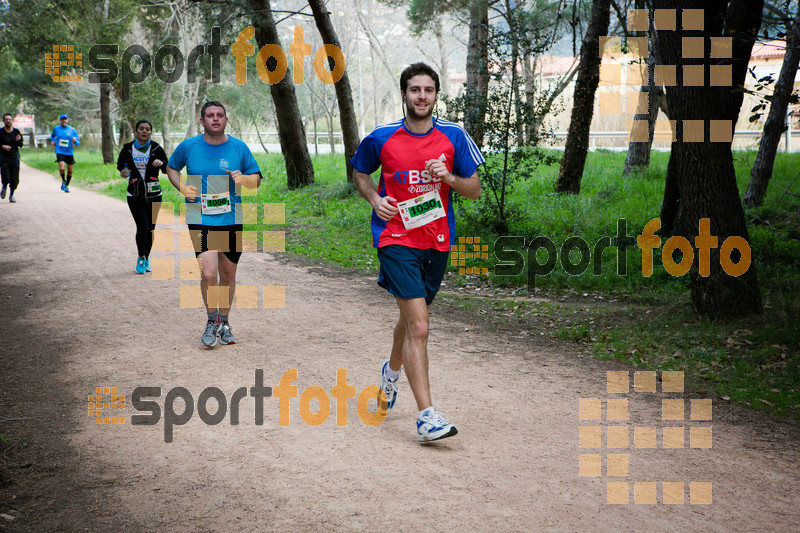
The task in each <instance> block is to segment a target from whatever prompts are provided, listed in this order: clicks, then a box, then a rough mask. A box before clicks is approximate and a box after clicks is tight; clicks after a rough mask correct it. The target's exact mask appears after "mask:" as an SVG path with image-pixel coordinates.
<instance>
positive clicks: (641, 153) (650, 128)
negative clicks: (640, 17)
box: [622, 0, 664, 176]
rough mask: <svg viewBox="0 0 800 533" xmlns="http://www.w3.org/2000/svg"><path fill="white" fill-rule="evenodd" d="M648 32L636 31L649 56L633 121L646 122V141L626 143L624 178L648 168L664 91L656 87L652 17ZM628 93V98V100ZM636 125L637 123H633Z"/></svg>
mask: <svg viewBox="0 0 800 533" xmlns="http://www.w3.org/2000/svg"><path fill="white" fill-rule="evenodd" d="M644 8H645V2H644V0H636V9H644ZM648 21H649V22H648V30H647V31H637V32H635V33H636V36H637V37H644V36H648V37H649V39H648V45H649V54H648V56H647V63H646V67H645V68H646V69H647V71H646V72H647V76H646V79H647V83H646V84H643V85H642V86H641V87H640V88H639V92H640V93H644V94H645V95H646V96H644V97H643V98H640V99H639V102H638V104H637V108H636V114H635V115H634V117H633V120H634V121H645V120H646V121H647V141H640V140H638V138H636V137H634V138H632V139H631V141H630V143H628V153H627V154H626V156H625V166H624V168H623V169H622V175H623V176H626V175H627V174H628V173H629V172H630V171H631V170H635V169H642V168H647V167H648V166H650V150H651V149H652V147H653V138H654V137H655V123H656V118H657V117H658V110H659V107H660V104H661V100H662V99H663V98H664V90H663V89H662V88H661V86H659V85H656V81H655V66H656V65H657V64H658V45H657V44H656V38H657V36H656V32H655V29H654V27H653V17H649V16H648ZM630 96H631V95H630V93H629V94H628V97H629V98H630ZM635 123H638V122H635Z"/></svg>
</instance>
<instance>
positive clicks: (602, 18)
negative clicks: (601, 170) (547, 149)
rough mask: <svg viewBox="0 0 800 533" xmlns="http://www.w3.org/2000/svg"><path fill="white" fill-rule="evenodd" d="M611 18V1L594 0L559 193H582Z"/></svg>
mask: <svg viewBox="0 0 800 533" xmlns="http://www.w3.org/2000/svg"><path fill="white" fill-rule="evenodd" d="M609 18H610V0H594V1H593V2H592V14H591V19H590V20H589V27H588V28H587V29H586V35H585V36H584V38H583V43H582V44H581V60H580V63H579V65H578V80H577V81H576V82H575V93H574V95H573V107H572V115H571V116H570V121H569V129H568V130H567V142H566V145H565V147H564V155H563V156H562V158H561V166H560V168H559V171H558V179H557V180H556V192H566V193H573V194H578V193H579V192H580V190H581V178H582V177H583V167H584V165H585V164H586V153H587V152H588V150H589V127H590V126H591V125H592V114H593V113H594V97H595V92H596V91H597V85H598V83H599V82H600V60H601V54H600V37H601V36H603V35H605V34H606V32H607V31H608V22H609Z"/></svg>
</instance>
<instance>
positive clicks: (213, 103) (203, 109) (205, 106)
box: [200, 100, 228, 118]
mask: <svg viewBox="0 0 800 533" xmlns="http://www.w3.org/2000/svg"><path fill="white" fill-rule="evenodd" d="M209 107H221V108H222V114H223V115H225V116H226V117H227V116H228V112H227V111H225V106H224V105H222V103H221V102H217V101H216V100H211V101H210V102H206V103H205V104H203V107H201V108H200V118H205V116H206V109H208V108H209Z"/></svg>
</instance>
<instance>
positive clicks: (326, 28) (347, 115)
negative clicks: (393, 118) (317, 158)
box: [308, 0, 361, 183]
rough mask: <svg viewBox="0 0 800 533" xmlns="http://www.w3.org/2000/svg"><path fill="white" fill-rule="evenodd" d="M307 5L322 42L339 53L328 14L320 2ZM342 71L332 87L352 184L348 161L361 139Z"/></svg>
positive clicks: (314, 0)
mask: <svg viewBox="0 0 800 533" xmlns="http://www.w3.org/2000/svg"><path fill="white" fill-rule="evenodd" d="M308 5H309V6H311V12H312V13H313V14H314V22H315V23H316V24H317V29H318V30H319V34H320V36H321V37H322V42H323V43H325V44H327V45H333V46H335V47H337V48H338V49H339V50H340V51H341V50H342V46H341V44H340V42H339V38H338V37H337V36H336V30H334V28H333V24H332V23H331V17H330V13H329V12H328V9H327V8H326V7H325V5H324V3H323V2H322V0H308ZM342 59H344V54H342ZM328 61H329V63H330V68H331V71H334V70H335V69H337V68H338V67H339V65H336V61H335V60H334V59H333V57H331V56H329V57H328ZM342 69H343V72H342V77H341V78H340V79H339V81H337V82H336V83H335V84H334V87H335V88H336V100H337V101H338V103H339V119H340V121H341V126H342V140H343V142H344V156H345V159H346V164H347V181H348V182H349V183H352V182H353V164H352V163H350V159H352V157H353V156H354V155H356V149H358V143H359V141H360V140H361V139H360V138H359V136H358V121H357V119H356V110H355V106H354V105H353V92H352V90H351V89H350V78H349V77H348V76H347V70H344V66H342Z"/></svg>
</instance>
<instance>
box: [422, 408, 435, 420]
mask: <svg viewBox="0 0 800 533" xmlns="http://www.w3.org/2000/svg"><path fill="white" fill-rule="evenodd" d="M431 413H433V407H428V408H427V409H423V410H422V411H420V412H419V418H422V417H424V416H425V415H429V414H431Z"/></svg>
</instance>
